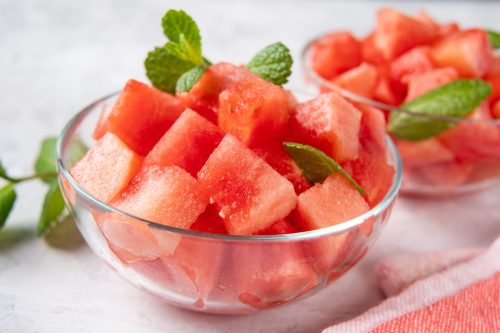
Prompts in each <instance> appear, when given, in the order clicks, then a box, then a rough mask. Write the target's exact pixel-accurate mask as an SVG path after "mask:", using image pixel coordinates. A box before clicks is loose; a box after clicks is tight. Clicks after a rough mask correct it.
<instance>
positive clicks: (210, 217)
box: [191, 205, 227, 234]
mask: <svg viewBox="0 0 500 333" xmlns="http://www.w3.org/2000/svg"><path fill="white" fill-rule="evenodd" d="M191 230H195V231H201V232H209V233H212V234H227V230H226V226H225V225H224V220H223V219H222V217H220V215H219V211H218V210H217V208H216V207H215V205H208V207H207V209H205V211H204V212H203V213H202V214H201V215H200V216H198V219H196V221H195V222H194V223H193V224H192V225H191Z"/></svg>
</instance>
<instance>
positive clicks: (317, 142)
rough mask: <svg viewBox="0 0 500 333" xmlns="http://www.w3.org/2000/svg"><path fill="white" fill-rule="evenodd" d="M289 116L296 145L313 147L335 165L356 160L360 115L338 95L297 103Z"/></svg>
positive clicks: (323, 96) (321, 96)
mask: <svg viewBox="0 0 500 333" xmlns="http://www.w3.org/2000/svg"><path fill="white" fill-rule="evenodd" d="M292 117H293V118H292V121H291V132H292V133H293V136H294V139H296V140H297V142H301V143H305V144H309V145H311V146H314V147H316V148H318V149H320V150H322V151H324V152H325V153H326V154H328V155H330V156H332V157H333V158H334V159H335V160H336V161H337V162H343V161H348V160H353V159H355V158H357V156H358V153H359V140H358V134H359V128H360V121H361V112H360V111H359V110H358V109H357V108H355V107H354V106H353V105H352V104H351V103H349V102H348V101H347V100H346V99H345V98H343V97H342V96H340V95H339V94H337V93H334V92H330V93H326V94H322V95H320V96H319V97H317V98H315V99H313V100H310V101H308V102H305V103H302V104H299V105H297V107H296V108H295V110H294V114H293V116H292ZM295 136H296V137H297V138H295Z"/></svg>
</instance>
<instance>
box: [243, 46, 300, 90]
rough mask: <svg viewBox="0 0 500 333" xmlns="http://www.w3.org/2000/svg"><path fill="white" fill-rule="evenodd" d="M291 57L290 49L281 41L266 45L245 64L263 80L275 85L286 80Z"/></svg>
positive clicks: (290, 66)
mask: <svg viewBox="0 0 500 333" xmlns="http://www.w3.org/2000/svg"><path fill="white" fill-rule="evenodd" d="M292 64H293V59H292V56H291V55H290V50H289V49H288V48H287V47H286V46H285V45H284V44H283V43H281V42H278V43H274V44H271V45H268V46H266V47H265V48H264V49H262V50H261V51H260V52H259V53H257V54H256V55H255V56H254V57H253V58H252V60H250V62H249V63H248V64H247V66H246V67H247V69H248V70H249V71H251V72H253V73H255V74H257V75H258V76H260V77H261V78H263V79H264V80H267V81H269V82H272V83H274V84H277V85H282V84H285V83H287V82H288V77H289V76H290V74H292Z"/></svg>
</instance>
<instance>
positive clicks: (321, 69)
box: [311, 31, 362, 79]
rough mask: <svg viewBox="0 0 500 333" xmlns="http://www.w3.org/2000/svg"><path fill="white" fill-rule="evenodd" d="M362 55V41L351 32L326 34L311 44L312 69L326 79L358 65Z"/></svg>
mask: <svg viewBox="0 0 500 333" xmlns="http://www.w3.org/2000/svg"><path fill="white" fill-rule="evenodd" d="M361 57H362V50H361V43H360V42H359V41H358V40H357V39H356V38H355V37H354V36H353V35H352V34H351V33H350V32H345V31H340V32H335V33H331V34H328V35H325V36H323V37H321V38H320V39H319V40H317V41H316V42H315V43H314V44H313V45H312V46H311V64H312V69H313V70H314V71H315V72H316V73H318V74H319V75H320V76H322V77H323V78H325V79H331V78H333V77H334V76H336V75H338V74H340V73H342V72H344V71H346V70H348V69H351V68H354V67H356V66H358V65H359V64H360V63H361Z"/></svg>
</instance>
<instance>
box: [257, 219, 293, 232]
mask: <svg viewBox="0 0 500 333" xmlns="http://www.w3.org/2000/svg"><path fill="white" fill-rule="evenodd" d="M295 232H299V230H298V229H297V228H296V227H294V226H293V224H292V223H291V222H290V221H288V219H286V218H285V219H281V220H278V221H276V222H274V223H273V224H271V225H270V226H269V227H267V228H266V229H263V230H260V231H258V232H257V233H256V235H284V234H293V233H295Z"/></svg>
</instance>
